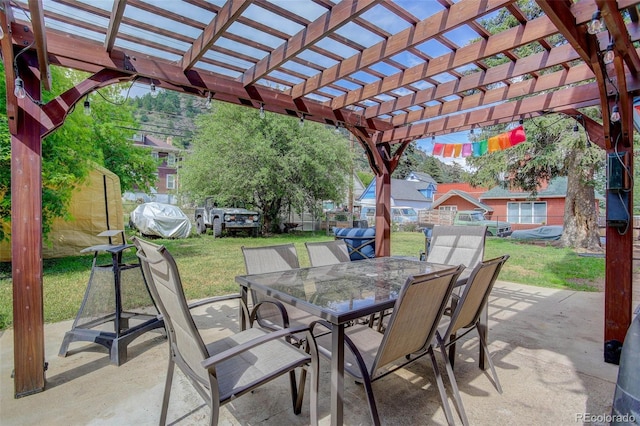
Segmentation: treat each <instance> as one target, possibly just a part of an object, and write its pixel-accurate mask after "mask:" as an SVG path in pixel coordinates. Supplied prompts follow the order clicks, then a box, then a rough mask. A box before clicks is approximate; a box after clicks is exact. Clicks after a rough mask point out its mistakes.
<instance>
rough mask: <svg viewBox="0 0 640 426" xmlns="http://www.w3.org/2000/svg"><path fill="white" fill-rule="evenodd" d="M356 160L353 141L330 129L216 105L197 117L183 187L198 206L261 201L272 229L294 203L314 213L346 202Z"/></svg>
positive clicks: (251, 110)
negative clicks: (210, 199) (326, 203)
mask: <svg viewBox="0 0 640 426" xmlns="http://www.w3.org/2000/svg"><path fill="white" fill-rule="evenodd" d="M351 163H352V159H351V154H350V151H349V145H348V141H347V140H346V139H345V138H344V137H343V136H341V135H339V134H336V133H335V132H333V131H332V130H330V129H327V128H325V127H324V126H321V125H319V124H316V123H313V122H309V121H307V122H306V123H304V125H303V126H300V125H299V123H298V120H297V119H292V118H291V117H285V116H282V115H275V114H269V113H267V114H266V115H265V117H264V118H263V119H261V118H260V117H259V114H258V111H256V110H253V109H250V108H244V107H239V106H236V105H231V104H225V103H215V105H214V108H213V112H212V113H210V114H203V115H200V116H199V117H197V119H196V136H195V138H194V140H193V147H192V154H191V155H190V156H189V157H188V158H186V159H185V161H184V162H183V168H182V172H181V173H182V174H181V183H182V189H183V190H184V191H185V192H186V193H188V194H190V195H191V197H192V199H193V200H194V201H195V202H201V201H202V200H203V199H204V197H205V196H207V195H214V196H216V197H217V198H218V201H219V202H220V203H223V204H224V203H228V202H231V201H232V200H243V201H253V202H254V204H255V205H256V207H258V208H259V209H260V210H261V211H262V212H263V215H264V219H265V228H266V229H267V230H269V231H272V230H274V226H275V225H277V224H278V223H279V219H278V218H279V215H280V214H281V213H282V212H283V209H285V208H287V207H289V206H290V207H291V208H293V209H294V210H295V211H297V212H300V211H301V210H302V209H304V208H306V209H309V210H312V211H313V210H314V209H316V208H317V207H316V206H317V204H318V202H319V201H321V200H340V199H343V198H344V195H345V192H346V188H347V184H348V177H349V175H350V173H351V172H350V170H351Z"/></svg>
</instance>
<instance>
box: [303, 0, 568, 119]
mask: <svg viewBox="0 0 640 426" xmlns="http://www.w3.org/2000/svg"><path fill="white" fill-rule="evenodd" d="M461 3H462V2H461ZM461 3H457V4H461ZM452 9H453V7H452ZM556 31H557V30H556V28H555V27H554V26H553V25H552V24H551V22H550V21H549V18H547V17H546V16H541V17H540V18H537V19H535V20H532V21H530V22H529V23H527V24H526V25H520V26H518V27H514V28H510V29H508V30H506V31H503V32H500V33H498V34H496V35H493V36H491V37H489V39H487V40H481V41H478V42H476V43H472V44H470V45H467V46H464V47H461V48H460V49H458V50H457V51H455V52H450V53H447V54H444V55H441V56H439V57H437V58H434V59H432V60H431V61H429V62H428V63H424V64H420V65H416V66H414V67H411V68H409V69H407V70H406V71H404V72H401V73H398V74H394V75H391V76H389V77H386V78H384V79H382V81H377V82H374V83H370V84H368V85H366V86H365V87H363V88H362V90H358V91H351V92H350V93H348V94H347V95H345V96H342V97H339V98H336V99H335V100H334V101H333V102H332V103H331V107H332V108H343V107H345V106H347V105H350V104H353V103H356V102H359V101H361V100H363V99H366V98H369V97H372V96H375V95H377V94H380V93H383V92H386V91H389V90H393V89H395V88H397V87H399V86H401V85H404V84H408V83H413V82H416V81H419V80H421V79H423V78H424V77H433V76H436V75H438V74H441V73H445V72H448V71H451V70H453V69H455V68H458V67H461V66H463V65H467V64H469V63H471V62H473V61H476V60H480V59H484V58H488V57H491V56H494V55H497V54H499V53H502V52H504V51H505V49H506V46H508V48H513V47H517V46H522V45H525V44H528V43H531V42H534V41H536V40H539V39H542V38H544V37H547V36H550V35H552V34H554V33H555V32H556ZM325 83H326V82H325ZM294 90H295V87H294ZM294 97H295V96H294Z"/></svg>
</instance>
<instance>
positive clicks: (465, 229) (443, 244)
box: [427, 225, 487, 268]
mask: <svg viewBox="0 0 640 426" xmlns="http://www.w3.org/2000/svg"><path fill="white" fill-rule="evenodd" d="M486 233H487V227H486V226H443V225H436V226H434V227H433V232H432V233H431V244H430V247H429V253H428V254H427V262H433V263H444V264H447V265H464V266H466V267H467V268H473V267H475V266H476V265H477V264H478V263H480V262H482V259H483V257H484V243H485V239H486Z"/></svg>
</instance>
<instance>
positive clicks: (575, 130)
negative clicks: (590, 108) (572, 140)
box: [573, 123, 580, 132]
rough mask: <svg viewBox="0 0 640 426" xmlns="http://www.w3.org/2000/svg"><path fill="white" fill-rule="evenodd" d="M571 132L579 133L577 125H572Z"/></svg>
mask: <svg viewBox="0 0 640 426" xmlns="http://www.w3.org/2000/svg"><path fill="white" fill-rule="evenodd" d="M573 131H574V132H578V131H580V129H579V128H578V123H576V124H574V125H573Z"/></svg>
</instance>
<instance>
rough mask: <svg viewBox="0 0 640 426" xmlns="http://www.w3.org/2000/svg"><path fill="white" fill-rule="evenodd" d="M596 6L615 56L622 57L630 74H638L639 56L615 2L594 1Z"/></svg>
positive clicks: (639, 70)
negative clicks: (612, 43)
mask: <svg viewBox="0 0 640 426" xmlns="http://www.w3.org/2000/svg"><path fill="white" fill-rule="evenodd" d="M596 4H597V5H598V8H599V9H600V13H601V14H602V19H604V21H605V23H606V26H607V30H608V31H609V35H610V37H611V39H612V41H613V42H614V46H615V47H614V50H615V52H616V53H617V55H619V56H622V58H623V59H624V63H625V64H626V65H627V67H628V68H629V70H630V71H631V73H632V74H638V73H639V72H640V56H638V52H636V49H635V48H634V47H633V44H632V41H631V38H630V37H629V34H628V32H627V31H626V28H627V26H626V25H625V23H624V21H623V20H622V16H621V15H620V13H618V9H617V4H616V2H615V1H605V0H596Z"/></svg>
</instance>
